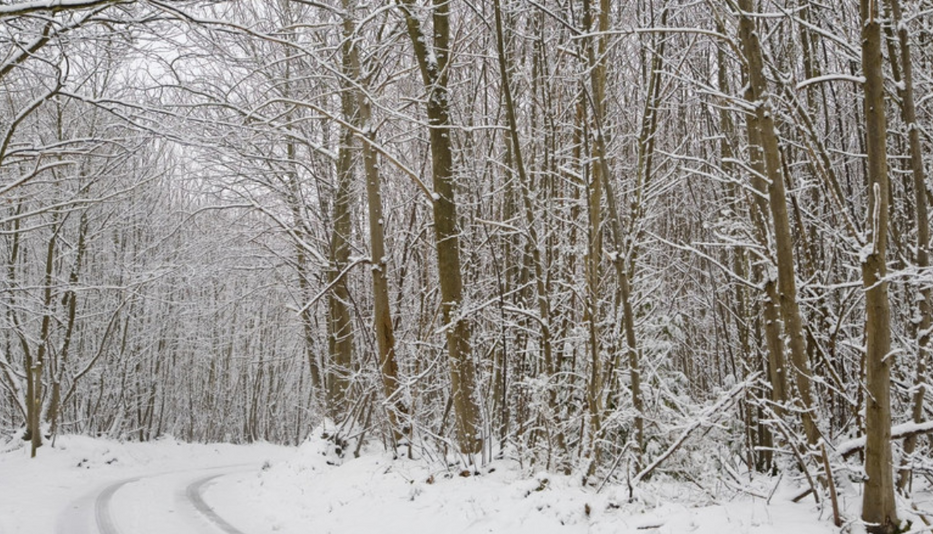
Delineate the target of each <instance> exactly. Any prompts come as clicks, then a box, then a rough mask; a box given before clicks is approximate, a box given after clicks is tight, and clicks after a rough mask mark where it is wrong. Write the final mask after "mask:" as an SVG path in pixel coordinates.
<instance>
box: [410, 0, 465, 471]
mask: <svg viewBox="0 0 933 534" xmlns="http://www.w3.org/2000/svg"><path fill="white" fill-rule="evenodd" d="M401 2H402V4H401V5H402V7H403V10H404V12H405V22H406V25H407V30H408V37H409V38H410V40H411V44H412V47H413V48H414V51H415V57H416V59H417V60H418V66H419V68H420V70H421V77H422V81H423V82H424V87H425V89H426V90H427V92H428V99H427V115H428V125H429V126H430V145H431V165H432V168H431V170H432V173H431V174H432V181H433V186H434V203H433V207H434V241H435V244H436V250H437V264H438V265H437V268H438V276H439V278H440V287H441V317H442V319H443V323H444V332H445V335H446V337H447V355H448V360H449V364H450V385H451V390H452V391H451V396H452V398H453V407H454V411H455V414H456V418H457V437H458V441H459V444H460V451H461V452H463V453H464V454H471V453H477V452H479V451H480V450H482V446H483V439H482V435H481V433H480V432H481V428H480V412H479V404H478V402H477V399H476V398H475V395H476V365H475V363H474V361H473V357H472V354H471V352H472V351H471V348H470V323H469V321H468V319H467V318H466V317H465V316H464V315H463V312H464V310H463V309H462V304H463V279H462V275H461V270H460V237H459V234H460V230H459V228H458V227H457V203H456V199H455V198H454V176H453V175H454V162H453V151H452V147H451V139H450V136H451V130H450V100H449V99H450V91H449V90H448V87H447V80H448V72H447V66H448V63H447V62H448V60H449V54H450V43H449V42H450V21H449V16H450V2H449V0H433V11H434V14H433V30H434V31H433V35H434V46H433V54H432V53H431V49H430V48H429V47H428V40H427V39H428V38H427V36H426V35H425V33H424V31H423V30H422V27H421V22H420V21H419V20H418V19H417V18H416V17H415V15H414V9H415V3H414V0H401Z"/></svg>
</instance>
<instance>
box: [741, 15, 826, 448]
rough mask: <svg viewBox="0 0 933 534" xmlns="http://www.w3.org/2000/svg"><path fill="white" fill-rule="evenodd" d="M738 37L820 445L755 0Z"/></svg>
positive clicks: (797, 367) (808, 420)
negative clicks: (757, 26) (745, 64)
mask: <svg viewBox="0 0 933 534" xmlns="http://www.w3.org/2000/svg"><path fill="white" fill-rule="evenodd" d="M739 9H740V10H741V13H740V15H739V37H740V39H741V41H742V49H743V52H744V54H745V59H746V61H747V64H748V78H749V93H750V96H751V102H754V103H755V117H754V121H755V122H756V123H757V129H758V132H759V133H760V135H761V139H760V140H761V148H762V151H763V152H764V161H765V170H766V171H767V175H766V176H767V177H768V180H769V181H770V182H771V183H770V184H768V198H769V208H770V210H771V218H772V222H773V223H774V228H773V230H774V244H775V248H776V250H775V253H776V259H777V270H778V273H777V275H778V276H777V278H778V289H779V290H780V299H781V300H780V302H781V317H782V319H783V320H784V333H785V334H786V336H787V339H788V346H789V347H790V353H791V361H792V362H793V366H794V378H795V383H796V385H797V395H798V396H799V398H800V403H801V405H802V410H801V412H800V417H801V420H802V421H803V426H804V432H805V433H806V438H807V443H808V444H809V445H811V446H814V445H816V443H817V441H818V440H819V431H818V429H817V427H816V424H815V422H814V404H813V399H812V395H811V392H810V391H811V387H810V366H809V363H808V362H807V351H806V340H805V338H804V335H803V320H802V319H801V316H800V307H799V304H798V302H797V282H796V280H795V279H794V276H795V268H794V242H793V237H792V236H791V232H790V220H789V217H788V214H787V195H786V193H785V191H784V171H783V167H782V164H781V152H780V150H781V149H780V145H779V143H778V137H777V131H776V129H775V125H774V118H773V112H772V110H771V103H770V98H769V97H768V87H767V79H766V78H765V76H764V60H763V58H762V52H761V45H760V43H759V40H758V34H757V33H756V31H755V22H754V20H752V18H751V17H749V16H748V14H749V13H753V12H754V6H753V1H752V0H739Z"/></svg>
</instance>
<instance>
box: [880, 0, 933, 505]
mask: <svg viewBox="0 0 933 534" xmlns="http://www.w3.org/2000/svg"><path fill="white" fill-rule="evenodd" d="M888 1H889V3H890V5H891V14H892V16H893V19H892V21H891V22H892V25H893V26H894V27H895V28H897V29H898V30H897V38H898V42H899V44H900V52H901V54H900V56H901V58H900V60H901V72H902V74H903V79H902V80H897V81H899V82H901V84H902V85H901V89H900V90H899V92H900V96H901V117H902V118H903V120H904V124H906V125H907V140H908V143H909V147H910V170H911V173H912V175H913V186H914V203H915V207H914V218H915V220H916V224H917V256H916V260H915V261H916V264H917V269H918V270H920V271H921V272H922V271H925V270H926V269H927V268H929V266H930V254H929V247H930V222H929V218H928V217H929V216H928V209H927V193H926V177H925V176H924V169H923V149H922V147H921V145H920V132H919V128H917V110H916V106H915V104H914V81H913V62H912V60H911V57H910V39H909V38H908V35H907V27H906V26H905V25H904V24H903V22H902V17H901V5H900V0H888ZM889 59H890V61H892V62H896V59H895V58H894V57H891V58H889ZM920 295H921V297H920V299H919V302H918V303H917V308H918V310H917V311H918V315H919V317H920V321H919V322H918V323H917V324H916V325H915V328H916V331H917V371H916V376H915V378H914V396H913V399H912V403H913V405H912V407H911V418H912V419H913V422H914V423H921V422H923V397H924V394H925V393H926V387H925V384H926V382H925V375H926V367H927V361H928V359H929V358H930V349H929V344H930V326H931V325H933V308H931V299H933V290H931V288H930V286H929V285H928V284H923V285H922V288H921V289H920ZM916 447H917V436H915V435H912V436H910V437H908V438H907V439H905V440H904V457H905V458H904V460H905V461H906V460H908V457H909V456H910V455H911V454H913V452H914V450H915V449H916ZM909 481H910V469H909V468H908V467H906V466H905V467H904V468H902V469H901V471H900V473H899V474H898V479H897V487H898V489H900V490H901V491H904V490H905V489H906V488H907V484H908V482H909Z"/></svg>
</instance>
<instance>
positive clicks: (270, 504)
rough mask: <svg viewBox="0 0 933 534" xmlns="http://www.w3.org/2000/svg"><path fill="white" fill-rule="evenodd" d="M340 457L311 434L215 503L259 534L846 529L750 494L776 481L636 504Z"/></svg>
mask: <svg viewBox="0 0 933 534" xmlns="http://www.w3.org/2000/svg"><path fill="white" fill-rule="evenodd" d="M317 435H318V433H315V435H314V436H317ZM333 449H334V448H333V444H332V443H331V442H330V441H329V440H326V439H322V438H321V437H319V436H317V437H312V438H310V439H309V440H308V441H307V442H306V443H305V444H304V445H302V446H301V447H300V448H299V449H298V450H297V451H296V453H295V455H294V456H293V457H292V458H290V459H288V460H286V461H282V462H278V463H275V464H273V465H271V466H269V467H268V468H266V469H264V470H263V471H262V472H260V473H253V474H242V475H237V476H231V477H225V478H224V479H222V480H219V481H218V482H217V484H215V485H214V486H213V487H212V488H211V489H209V490H208V492H207V495H206V497H207V501H208V502H209V503H210V504H211V505H212V506H214V507H216V508H217V510H218V512H219V513H220V514H221V515H223V516H224V517H229V519H230V521H231V523H233V524H236V525H242V527H241V528H242V530H243V531H244V532H249V533H255V534H260V533H284V534H290V533H296V534H297V533H299V532H301V533H306V532H315V533H319V534H326V533H363V532H379V533H386V534H391V533H405V534H420V533H425V534H427V533H432V534H433V533H436V532H470V533H472V532H477V533H478V532H497V533H499V532H502V533H524V532H527V533H535V534H538V533H549V532H561V533H565V532H591V533H620V532H657V533H686V532H695V533H697V534H704V533H709V534H714V533H715V534H721V533H722V532H730V533H733V532H734V533H785V532H793V533H794V534H811V533H812V534H825V533H830V532H838V531H839V529H837V528H835V527H834V526H833V524H832V521H831V517H827V515H826V513H825V511H823V510H822V509H821V508H820V507H819V506H817V505H815V504H814V502H813V500H812V499H811V500H807V501H802V502H800V503H793V502H791V500H790V497H791V496H792V495H793V494H794V493H795V492H797V488H796V487H792V486H784V485H781V486H779V487H778V488H777V490H776V491H774V493H773V495H771V499H770V503H768V499H766V498H761V497H756V496H754V495H751V494H750V493H752V494H758V495H762V494H764V495H768V494H769V493H771V492H772V490H773V489H774V485H775V480H771V479H763V480H762V481H761V482H760V483H755V484H749V485H748V487H746V488H744V490H745V492H744V493H743V492H735V491H728V490H726V489H725V488H720V489H722V490H723V491H722V495H714V494H712V493H711V492H710V490H709V489H708V488H703V489H701V488H700V487H698V485H697V483H695V482H694V483H688V482H673V481H669V480H667V481H662V480H658V481H652V482H650V483H647V484H645V485H644V486H643V487H642V488H640V490H639V491H638V498H637V499H635V500H634V501H632V502H630V501H629V499H628V489H627V488H624V487H617V486H607V487H605V488H604V489H603V490H602V491H601V492H598V493H597V492H596V491H595V490H594V489H593V488H592V487H585V486H583V485H582V483H581V480H580V477H579V476H576V475H574V476H566V475H561V474H555V473H548V472H538V473H528V472H527V471H525V470H523V469H522V468H521V467H519V465H518V463H517V462H515V461H512V460H497V461H494V462H492V463H490V464H488V465H486V466H483V467H482V468H480V469H479V470H478V471H479V472H478V474H476V473H471V472H469V471H462V470H461V469H460V468H458V467H451V468H445V467H443V466H438V465H437V463H430V462H427V461H424V460H408V459H405V458H399V459H393V458H392V457H391V455H389V454H387V453H385V452H384V451H382V450H376V449H375V448H370V449H367V448H365V447H364V448H363V453H362V454H361V456H360V457H359V458H339V457H338V456H337V455H335V454H334V451H333ZM347 456H348V457H349V456H351V455H349V454H348V455H347ZM468 474H469V476H467V475H468ZM769 484H770V486H769Z"/></svg>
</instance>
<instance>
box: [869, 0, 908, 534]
mask: <svg viewBox="0 0 933 534" xmlns="http://www.w3.org/2000/svg"><path fill="white" fill-rule="evenodd" d="M860 15H861V22H862V70H863V73H864V76H865V101H864V105H865V132H866V138H867V139H866V146H867V149H868V150H867V154H868V160H867V165H868V187H869V191H868V196H869V203H868V224H867V227H868V228H869V237H870V241H869V242H868V243H867V244H866V245H865V252H866V254H864V258H863V259H862V282H863V284H864V288H865V311H866V317H865V337H866V344H867V349H866V351H865V370H866V375H867V382H868V384H867V395H866V397H867V398H866V405H865V437H866V439H865V474H866V476H867V480H866V481H865V493H864V495H863V499H862V520H864V521H865V522H866V523H868V524H869V526H868V531H869V532H872V533H883V534H892V533H893V532H896V531H897V529H898V527H899V522H898V519H897V506H896V503H895V500H894V475H893V468H892V464H891V366H892V362H893V359H894V358H893V355H892V354H891V309H890V303H889V302H888V282H887V280H886V279H885V275H886V274H887V268H886V266H885V252H886V248H887V233H888V213H889V212H888V205H889V202H890V201H889V199H888V194H889V191H890V189H889V183H888V161H887V154H886V150H887V142H886V139H885V136H886V135H887V119H886V117H885V109H884V74H883V72H882V61H883V60H882V55H881V22H880V20H878V6H877V2H876V1H875V0H861V2H860Z"/></svg>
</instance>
